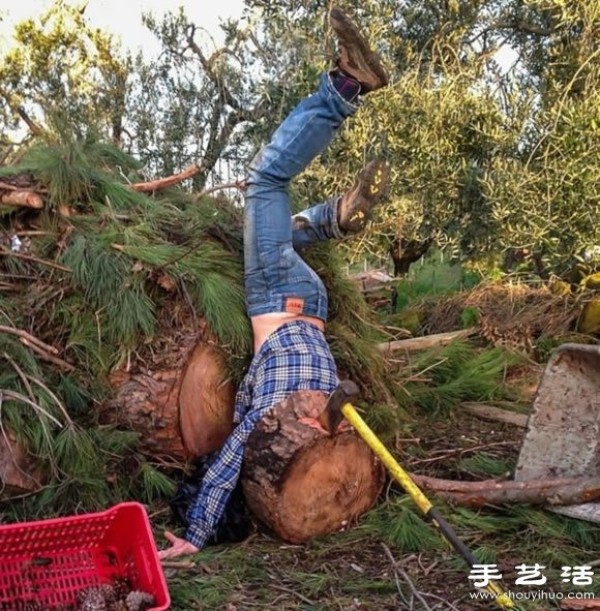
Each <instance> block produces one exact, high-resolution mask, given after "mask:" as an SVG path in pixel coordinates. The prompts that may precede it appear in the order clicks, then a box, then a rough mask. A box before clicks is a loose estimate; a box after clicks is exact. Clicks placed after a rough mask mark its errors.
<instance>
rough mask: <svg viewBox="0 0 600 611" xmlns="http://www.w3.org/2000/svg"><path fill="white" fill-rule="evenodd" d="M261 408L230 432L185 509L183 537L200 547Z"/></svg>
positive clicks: (231, 485) (225, 495) (222, 509)
mask: <svg viewBox="0 0 600 611" xmlns="http://www.w3.org/2000/svg"><path fill="white" fill-rule="evenodd" d="M261 416H262V412H261V411H259V410H256V411H255V410H252V411H250V412H249V413H248V414H247V415H246V417H245V418H244V420H243V421H242V422H241V424H239V425H238V426H237V427H236V428H235V429H234V431H233V433H231V435H230V436H229V438H228V439H227V441H226V442H225V445H224V446H223V448H222V449H221V451H220V452H219V455H218V457H217V458H216V459H215V461H214V462H213V464H212V465H211V466H210V468H209V469H208V471H207V472H206V475H205V476H204V478H203V480H202V485H201V486H200V490H199V492H198V496H197V497H196V500H195V501H194V504H193V505H192V506H191V507H190V508H189V509H188V512H187V516H186V517H187V520H188V524H189V526H188V529H187V531H186V534H185V538H186V540H187V541H189V542H190V543H191V544H192V545H195V546H196V547H197V548H198V549H202V548H203V547H204V546H205V545H206V542H207V541H208V539H210V537H211V536H212V535H213V533H214V532H215V529H216V528H217V526H218V524H219V522H220V521H221V518H222V517H223V514H224V513H225V507H226V506H227V502H228V501H229V497H230V496H231V493H232V491H233V489H234V488H235V485H236V484H237V481H238V479H239V477H240V471H241V469H242V461H243V459H244V448H245V446H246V442H247V441H248V438H249V437H250V434H251V433H252V431H253V430H254V427H255V426H256V423H257V422H258V421H259V420H260V418H261Z"/></svg>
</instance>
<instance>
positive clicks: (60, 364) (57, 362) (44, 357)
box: [21, 339, 75, 371]
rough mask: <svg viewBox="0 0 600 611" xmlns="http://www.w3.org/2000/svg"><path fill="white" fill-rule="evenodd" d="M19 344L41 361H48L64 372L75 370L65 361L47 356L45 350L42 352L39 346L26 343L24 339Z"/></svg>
mask: <svg viewBox="0 0 600 611" xmlns="http://www.w3.org/2000/svg"><path fill="white" fill-rule="evenodd" d="M21 343H22V344H24V345H25V346H27V347H28V348H31V350H33V352H35V353H36V354H37V355H38V356H39V357H40V358H41V359H42V360H43V361H48V362H49V363H52V364H54V365H56V366H57V367H60V368H61V369H65V370H66V371H73V370H74V369H75V367H74V366H73V365H71V363H67V361H63V360H62V359H61V358H58V357H57V356H53V355H51V354H48V353H47V352H46V351H45V350H42V349H41V348H40V347H39V346H36V345H35V344H32V343H30V342H28V341H27V340H26V339H21Z"/></svg>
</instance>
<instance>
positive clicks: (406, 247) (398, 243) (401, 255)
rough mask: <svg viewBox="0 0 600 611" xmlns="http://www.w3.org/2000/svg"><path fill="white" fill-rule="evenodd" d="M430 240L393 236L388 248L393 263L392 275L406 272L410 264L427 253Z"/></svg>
mask: <svg viewBox="0 0 600 611" xmlns="http://www.w3.org/2000/svg"><path fill="white" fill-rule="evenodd" d="M432 242H433V239H432V238H427V239H426V240H406V239H405V238H394V239H393V240H392V243H391V244H390V247H389V250H388V252H389V253H390V257H391V258H392V261H393V263H394V276H396V277H398V276H405V275H406V274H408V270H409V269H410V266H411V265H412V264H413V263H415V262H416V261H418V260H419V259H420V258H421V257H423V256H424V255H425V254H426V253H427V251H428V250H429V247H430V246H431V244H432Z"/></svg>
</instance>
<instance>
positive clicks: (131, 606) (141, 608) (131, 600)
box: [125, 590, 154, 611]
mask: <svg viewBox="0 0 600 611" xmlns="http://www.w3.org/2000/svg"><path fill="white" fill-rule="evenodd" d="M153 604H154V596H152V594H147V593H146V592H142V591H141V590H133V591H132V592H129V594H127V598H126V599H125V606H126V607H127V611H145V610H146V609H149V608H150V607H151V606H152V605H153Z"/></svg>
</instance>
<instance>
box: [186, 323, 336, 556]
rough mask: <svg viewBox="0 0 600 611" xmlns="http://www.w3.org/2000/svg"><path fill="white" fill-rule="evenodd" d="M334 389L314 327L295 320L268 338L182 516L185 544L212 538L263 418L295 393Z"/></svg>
mask: <svg viewBox="0 0 600 611" xmlns="http://www.w3.org/2000/svg"><path fill="white" fill-rule="evenodd" d="M337 385H338V377H337V370H336V367H335V362H334V360H333V356H332V355H331V351H330V349H329V346H328V344H327V341H326V340H325V336H324V334H323V332H322V331H321V330H320V329H319V328H318V327H316V326H315V325H312V324H310V323H308V322H306V321H303V320H296V321H293V322H289V323H286V324H285V325H283V326H281V327H280V328H279V329H277V331H275V332H274V333H272V334H271V335H270V336H269V337H268V339H267V341H266V342H265V343H264V344H263V345H262V346H261V348H260V350H259V351H258V353H257V354H256V355H255V356H254V359H253V360H252V363H251V364H250V368H249V369H248V372H247V373H246V376H245V377H244V379H243V381H242V383H241V385H240V387H239V389H238V392H237V395H236V400H235V412H234V423H235V424H236V425H237V426H236V428H235V429H234V431H233V432H232V433H231V435H230V436H229V438H228V439H227V441H226V442H225V445H224V446H223V448H222V449H221V450H220V451H219V452H218V453H216V454H215V457H214V458H213V462H212V464H211V466H210V468H209V470H208V471H207V472H206V475H205V476H204V479H203V480H202V485H201V486H200V491H199V492H198V496H197V497H196V500H195V502H194V504H193V505H192V506H191V507H190V508H189V510H188V512H187V519H188V523H189V526H188V529H187V532H186V534H185V538H186V540H187V541H189V542H190V543H192V544H193V545H195V546H196V547H197V548H199V549H200V548H202V547H204V545H205V544H206V541H207V540H208V539H209V538H210V536H211V535H212V534H213V532H214V530H215V528H216V526H217V525H218V523H219V521H220V519H221V517H222V516H223V512H224V511H225V506H226V504H227V501H228V500H229V497H230V495H231V492H232V491H233V489H234V488H235V485H236V483H237V480H238V478H239V475H240V471H241V468H242V461H243V458H244V448H245V445H246V442H247V441H248V438H249V437H250V434H251V433H252V431H253V430H254V427H255V426H256V424H257V423H258V422H259V420H260V419H261V418H262V416H263V415H264V414H265V413H266V412H267V411H269V410H270V409H271V408H272V407H274V406H275V405H276V404H277V403H279V402H280V401H282V400H283V399H285V398H286V397H287V396H288V395H290V394H291V393H292V392H294V391H296V390H322V391H325V392H328V393H330V392H332V391H333V390H335V388H336V387H337Z"/></svg>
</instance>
